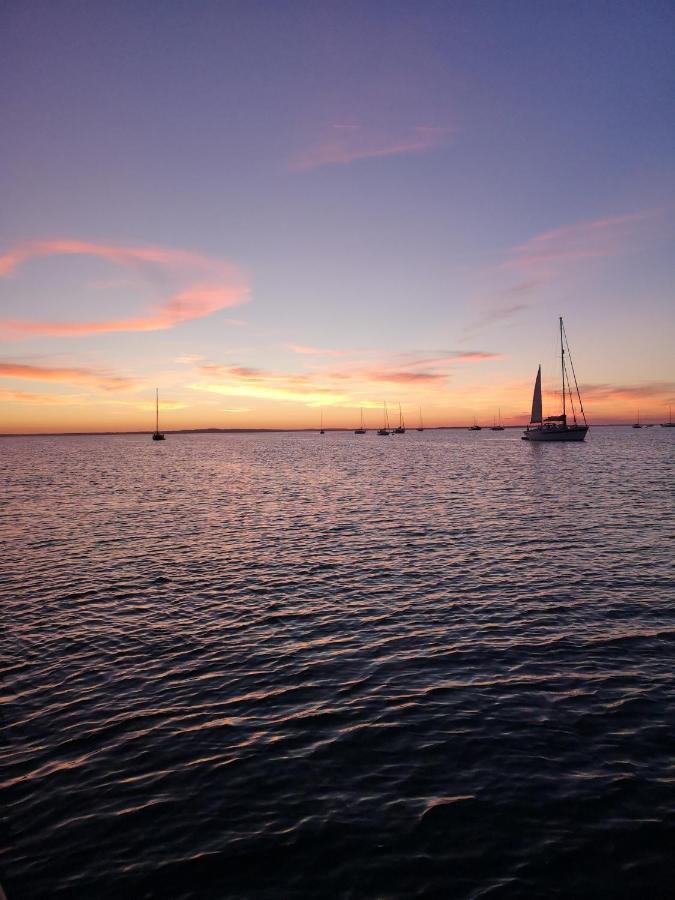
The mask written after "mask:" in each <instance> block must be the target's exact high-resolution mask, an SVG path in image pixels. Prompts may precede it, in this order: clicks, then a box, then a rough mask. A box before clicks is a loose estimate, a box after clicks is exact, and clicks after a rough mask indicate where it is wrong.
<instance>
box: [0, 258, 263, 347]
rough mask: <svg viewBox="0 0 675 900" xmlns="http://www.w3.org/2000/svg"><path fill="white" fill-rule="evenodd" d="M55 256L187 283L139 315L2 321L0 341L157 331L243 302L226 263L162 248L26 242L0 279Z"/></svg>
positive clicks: (238, 279)
mask: <svg viewBox="0 0 675 900" xmlns="http://www.w3.org/2000/svg"><path fill="white" fill-rule="evenodd" d="M55 255H58V256H62V255H84V256H95V257H98V258H100V259H107V260H110V261H111V262H114V263H116V264H118V265H121V266H124V267H126V268H131V269H138V268H139V267H143V266H151V267H154V268H155V269H159V270H160V271H161V272H162V273H164V274H165V275H166V274H167V273H168V274H170V275H172V276H174V277H178V278H181V279H182V280H183V281H185V280H187V281H188V282H189V284H188V285H187V287H184V288H183V289H181V290H178V291H176V292H175V293H174V294H173V295H172V296H170V297H168V298H166V299H165V300H163V301H162V302H160V303H158V304H155V305H154V306H152V307H151V308H150V309H149V310H148V311H147V312H146V313H145V314H144V315H140V316H132V317H128V318H121V319H120V318H115V319H104V320H101V321H95V320H84V321H71V322H58V321H33V320H26V319H3V320H0V335H1V336H2V337H5V338H12V337H14V338H16V337H23V336H26V335H31V334H41V335H53V336H65V335H78V336H79V335H86V334H103V333H108V332H118V331H160V330H164V329H167V328H172V327H173V326H174V325H178V324H180V323H181V322H187V321H190V320H192V319H200V318H203V317H204V316H208V315H211V314H212V313H214V312H217V311H218V310H221V309H226V308H229V307H232V306H238V305H240V304H242V303H245V302H246V301H247V299H248V285H247V284H246V281H245V279H244V277H243V275H242V274H241V273H240V272H239V271H238V270H237V269H236V268H235V267H234V266H232V265H231V264H229V263H225V262H222V261H220V260H213V259H209V258H207V257H202V256H199V255H197V254H194V253H187V252H185V251H181V250H169V249H165V248H162V247H114V246H108V245H105V244H92V243H87V242H85V241H73V240H52V241H30V242H26V243H24V244H20V245H18V246H17V247H14V248H12V249H11V250H9V251H8V252H7V253H5V254H4V255H3V256H1V257H0V277H7V276H9V275H11V274H12V273H14V272H15V271H16V270H17V268H18V267H19V266H20V265H21V264H22V263H24V262H26V261H27V260H29V259H31V258H34V257H43V256H55Z"/></svg>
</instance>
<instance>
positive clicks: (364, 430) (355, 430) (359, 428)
mask: <svg viewBox="0 0 675 900" xmlns="http://www.w3.org/2000/svg"><path fill="white" fill-rule="evenodd" d="M365 433H366V429H365V428H364V427H363V407H361V424H360V425H359V427H358V428H355V429H354V434H365Z"/></svg>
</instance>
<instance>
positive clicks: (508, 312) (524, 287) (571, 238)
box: [464, 210, 661, 337]
mask: <svg viewBox="0 0 675 900" xmlns="http://www.w3.org/2000/svg"><path fill="white" fill-rule="evenodd" d="M660 212H661V211H660V210H642V211H639V212H633V213H625V214H623V215H617V216H606V217H604V218H598V219H592V220H590V221H583V222H575V223H573V224H571V225H563V226H561V227H560V228H554V229H551V230H550V231H545V232H542V233H541V234H537V235H534V237H531V238H530V239H529V240H527V241H525V242H524V243H522V244H519V245H517V246H515V247H512V248H511V249H510V250H508V251H507V253H506V258H505V259H504V260H503V262H501V263H499V264H498V265H496V266H495V267H492V268H491V269H490V270H489V271H488V272H487V273H486V275H487V276H488V277H489V278H490V280H493V281H494V280H496V279H499V281H502V282H503V281H504V277H505V273H506V275H507V277H508V279H509V280H511V279H513V278H517V279H518V280H517V281H516V282H515V283H514V284H507V285H506V286H501V287H498V288H496V289H494V290H492V291H490V292H489V293H486V294H485V295H484V296H483V297H481V298H480V300H479V301H478V306H479V307H482V310H481V311H480V312H479V313H478V315H477V317H476V319H475V320H474V321H473V322H471V323H470V324H469V325H467V326H466V327H465V329H464V334H465V335H466V337H469V336H470V335H472V334H473V335H475V334H476V333H477V332H479V331H480V330H481V329H482V328H485V327H487V326H490V325H494V324H497V323H505V322H508V321H509V320H511V319H513V318H515V317H516V316H518V315H520V314H521V313H523V312H525V311H526V310H527V309H530V308H531V307H532V306H533V305H534V302H535V298H536V295H537V292H539V291H541V290H543V289H545V288H546V287H547V286H548V285H549V284H550V283H551V282H553V281H554V280H556V279H558V278H560V277H562V276H563V275H564V274H566V272H567V270H568V269H570V268H571V267H573V266H575V265H576V264H578V263H581V262H583V261H586V260H593V259H601V258H604V257H610V256H616V255H618V254H620V253H622V252H624V251H625V250H626V249H627V248H630V247H633V246H635V244H636V241H637V239H638V235H639V232H640V229H641V228H642V227H643V226H644V225H645V223H647V222H649V221H650V220H653V219H655V218H656V217H657V216H658V215H659V214H660Z"/></svg>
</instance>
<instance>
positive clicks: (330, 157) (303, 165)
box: [291, 125, 452, 171]
mask: <svg viewBox="0 0 675 900" xmlns="http://www.w3.org/2000/svg"><path fill="white" fill-rule="evenodd" d="M451 135H452V129H450V128H438V127H430V126H426V125H416V126H414V127H413V128H412V129H411V130H410V131H408V132H407V133H404V134H398V135H390V134H384V133H382V132H377V131H374V130H369V129H367V128H365V127H364V126H362V125H332V126H330V127H329V128H327V129H325V130H324V132H323V133H322V135H321V137H320V138H319V140H318V141H317V143H316V144H315V145H313V146H312V147H310V148H309V149H308V150H306V151H304V152H303V153H300V154H299V155H298V156H296V158H295V159H294V160H293V162H292V166H291V167H292V168H293V169H296V170H299V171H305V170H308V169H317V168H319V167H321V166H335V165H348V164H349V163H352V162H356V161H358V160H362V159H373V158H376V157H386V156H402V155H406V154H410V153H425V152H427V151H429V150H435V149H436V148H438V147H441V146H443V145H444V144H447V143H448V141H449V140H450V137H451Z"/></svg>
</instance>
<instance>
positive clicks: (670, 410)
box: [661, 406, 675, 428]
mask: <svg viewBox="0 0 675 900" xmlns="http://www.w3.org/2000/svg"><path fill="white" fill-rule="evenodd" d="M661 428H675V422H673V407H672V406H669V407H668V421H667V422H661Z"/></svg>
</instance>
